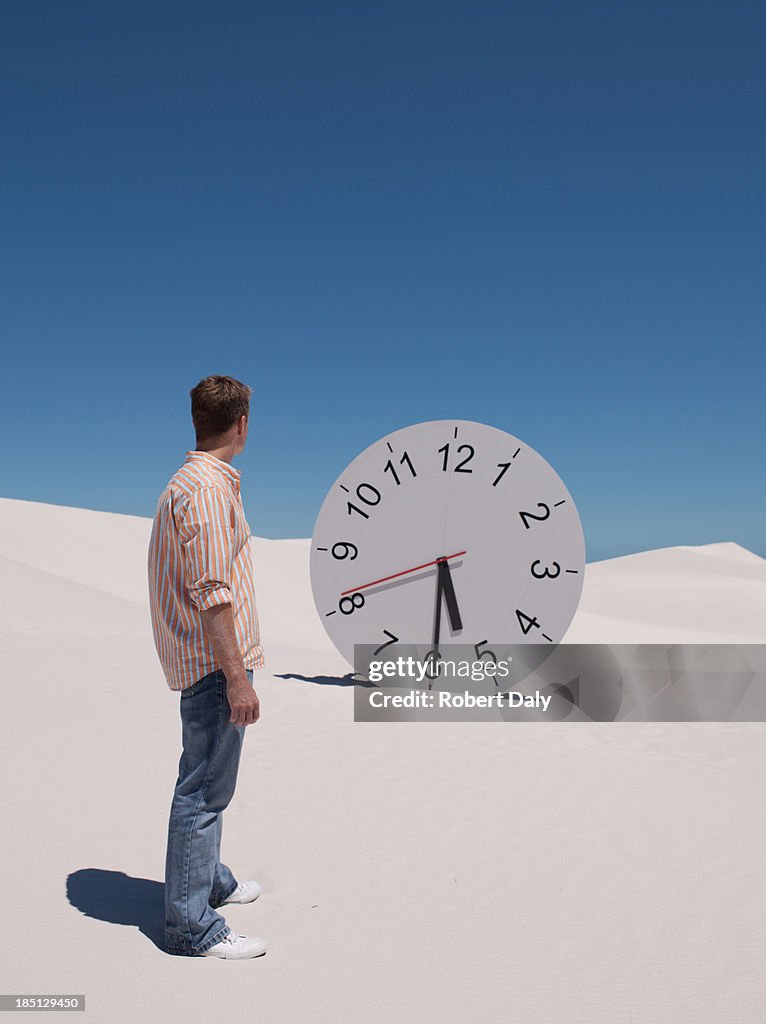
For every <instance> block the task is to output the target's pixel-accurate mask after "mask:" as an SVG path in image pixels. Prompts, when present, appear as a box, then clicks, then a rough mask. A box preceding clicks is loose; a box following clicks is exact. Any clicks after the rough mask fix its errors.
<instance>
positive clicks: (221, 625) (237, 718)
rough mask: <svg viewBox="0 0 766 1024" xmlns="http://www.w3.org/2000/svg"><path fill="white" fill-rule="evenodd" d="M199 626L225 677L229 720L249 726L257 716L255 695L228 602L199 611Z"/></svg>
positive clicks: (257, 705)
mask: <svg viewBox="0 0 766 1024" xmlns="http://www.w3.org/2000/svg"><path fill="white" fill-rule="evenodd" d="M201 614H202V626H203V628H204V630H205V633H206V634H207V636H208V638H209V639H210V642H211V643H212V645H213V650H214V651H215V657H216V661H217V662H218V664H219V665H220V666H221V668H222V669H223V674H224V675H225V676H226V694H227V696H228V698H229V706H230V707H231V718H230V719H229V721H230V722H233V723H234V724H235V725H252V724H253V723H254V722H257V721H258V718H259V716H260V705H259V702H258V694H257V693H256V692H255V690H254V689H253V687H252V686H251V685H250V680H249V679H248V678H247V675H246V674H245V663H244V661H243V659H242V655H241V653H240V650H239V646H238V644H237V637H236V634H235V632H234V616H233V615H232V612H231V605H230V604H216V605H213V606H212V607H211V608H206V609H205V610H204V611H202V612H201Z"/></svg>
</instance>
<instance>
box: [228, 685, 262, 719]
mask: <svg viewBox="0 0 766 1024" xmlns="http://www.w3.org/2000/svg"><path fill="white" fill-rule="evenodd" d="M226 695H227V696H228V698H229V706H230V707H231V718H230V719H229V721H230V722H233V723H234V724H235V725H252V724H253V723H254V722H257V721H258V718H259V717H260V714H261V706H260V704H259V702H258V694H257V693H256V692H255V690H254V689H253V688H252V686H251V685H250V683H249V682H248V680H247V677H245V681H244V683H232V682H229V683H228V684H227V687H226Z"/></svg>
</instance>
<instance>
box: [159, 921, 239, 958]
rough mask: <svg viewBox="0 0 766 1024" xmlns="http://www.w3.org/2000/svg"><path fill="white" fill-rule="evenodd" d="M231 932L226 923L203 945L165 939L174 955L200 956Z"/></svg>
mask: <svg viewBox="0 0 766 1024" xmlns="http://www.w3.org/2000/svg"><path fill="white" fill-rule="evenodd" d="M230 932H231V928H230V927H229V926H228V925H225V926H224V927H223V928H222V929H221V930H220V931H218V932H216V934H215V935H214V936H213V937H212V938H211V939H207V940H206V941H205V942H203V943H202V945H201V946H189V945H186V944H182V943H179V942H178V941H172V942H169V941H168V940H167V939H166V940H165V950H166V952H168V953H171V954H173V955H174V956H200V954H202V953H205V952H206V951H207V950H208V949H210V947H211V946H215V945H216V944H217V943H218V942H221V941H222V940H223V939H225V938H226V936H227V935H228V934H229V933H230Z"/></svg>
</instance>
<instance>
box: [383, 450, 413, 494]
mask: <svg viewBox="0 0 766 1024" xmlns="http://www.w3.org/2000/svg"><path fill="white" fill-rule="evenodd" d="M405 463H406V464H407V465H408V466H409V467H410V472H411V473H412V475H413V476H417V475H418V474H417V473H416V472H415V467H414V466H413V465H412V460H411V459H410V457H409V455H408V454H407V452H405V453H404V455H402V457H401V459H399V465H400V466H403V465H405ZM383 472H384V473H387V472H388V473H391V475H392V476H393V478H394V480H395V481H396V486H397V487H398V486H399V484H400V483H401V480H400V479H399V475H398V473H397V472H396V468H395V466H394V464H393V462H392V461H391V459H389V460H388V462H387V463H386V464H385V466H384V467H383Z"/></svg>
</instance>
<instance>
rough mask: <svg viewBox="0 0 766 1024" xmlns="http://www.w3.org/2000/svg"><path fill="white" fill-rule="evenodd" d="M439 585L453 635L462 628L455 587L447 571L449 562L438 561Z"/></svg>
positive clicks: (448, 570)
mask: <svg viewBox="0 0 766 1024" xmlns="http://www.w3.org/2000/svg"><path fill="white" fill-rule="evenodd" d="M438 564H439V584H440V587H441V591H442V593H443V594H444V601H445V603H446V605H447V614H448V615H449V624H450V628H451V629H452V632H453V633H455V632H457V630H459V629H462V628H463V622H462V620H461V618H460V609H459V608H458V606H457V598H456V597H455V587H454V585H453V583H452V575H451V573H450V569H449V562H447V561H446V560H445V561H440V562H439V563H438Z"/></svg>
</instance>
